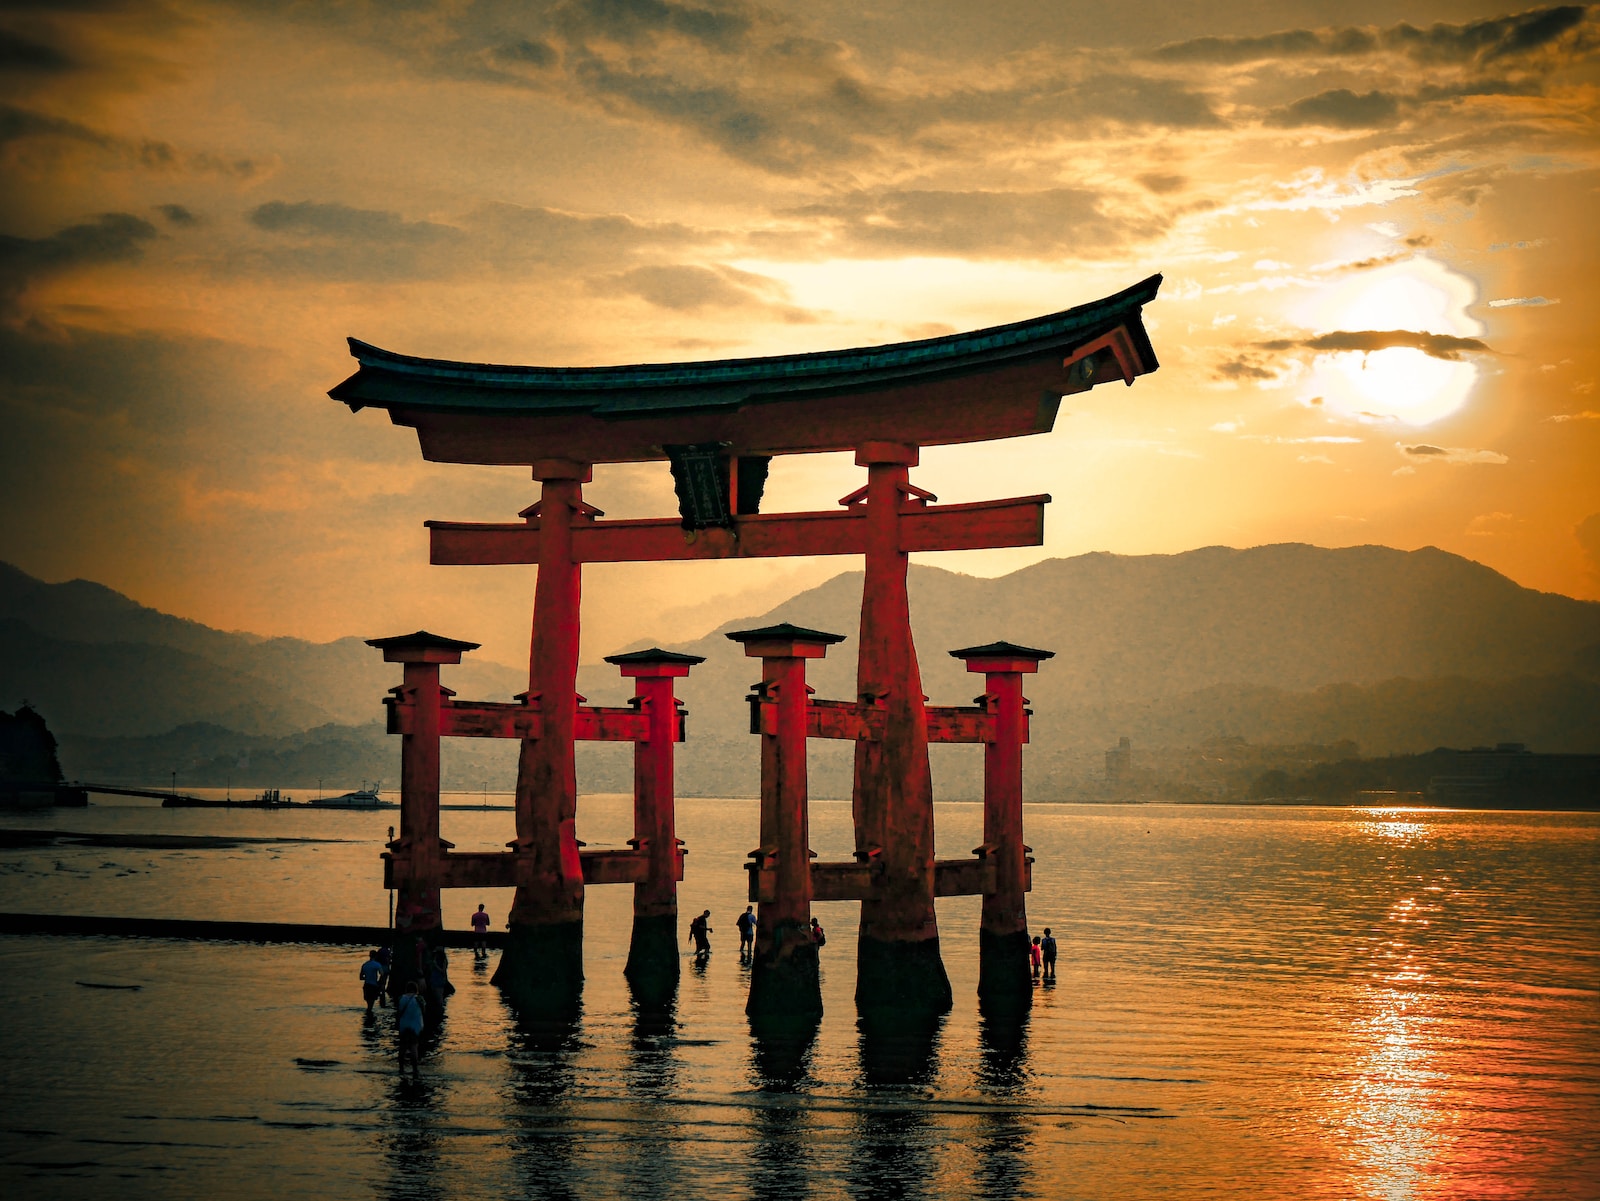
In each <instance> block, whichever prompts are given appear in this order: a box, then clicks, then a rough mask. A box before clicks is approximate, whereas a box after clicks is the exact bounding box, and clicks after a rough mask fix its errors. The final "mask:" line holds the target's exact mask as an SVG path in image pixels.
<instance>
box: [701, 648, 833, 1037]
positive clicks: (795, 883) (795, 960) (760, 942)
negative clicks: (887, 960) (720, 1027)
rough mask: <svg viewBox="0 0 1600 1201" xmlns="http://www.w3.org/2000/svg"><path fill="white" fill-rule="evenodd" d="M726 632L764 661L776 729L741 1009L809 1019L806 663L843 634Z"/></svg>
mask: <svg viewBox="0 0 1600 1201" xmlns="http://www.w3.org/2000/svg"><path fill="white" fill-rule="evenodd" d="M728 637H729V638H731V639H733V641H735V642H739V643H743V644H744V653H745V654H746V655H749V656H750V657H751V658H759V659H760V660H761V690H762V694H763V695H765V696H767V697H770V698H772V699H773V700H774V701H775V702H776V706H777V714H776V717H777V720H776V724H775V728H774V730H773V732H772V733H771V734H763V736H762V739H761V845H760V846H759V847H758V848H757V849H756V850H754V851H752V852H751V853H750V857H751V858H752V859H753V860H755V863H754V864H753V865H752V868H751V870H752V872H753V873H754V877H753V881H752V882H753V883H754V884H755V889H754V890H753V891H754V892H755V896H756V899H757V900H758V901H759V903H760V906H761V908H760V912H759V915H758V921H757V924H756V953H755V960H754V962H753V963H752V964H751V967H750V999H749V1001H748V1002H746V1004H745V1012H746V1013H747V1014H749V1015H750V1016H751V1017H752V1018H753V1019H756V1020H758V1021H760V1020H771V1019H779V1020H782V1019H790V1020H793V1019H814V1018H817V1017H820V1016H821V1015H822V985H821V981H820V979H819V978H818V975H817V948H816V945H815V944H814V943H813V942H812V941H811V895H812V891H811V838H810V832H809V827H808V822H809V818H808V814H807V802H808V799H809V798H808V794H807V780H806V755H807V747H806V737H807V728H806V707H807V706H806V701H807V697H808V695H809V689H808V688H807V686H806V660H807V659H820V658H822V657H823V656H824V655H826V654H827V653H828V647H829V646H831V645H833V644H834V643H836V642H843V641H844V636H843V635H842V634H827V633H824V632H822V631H821V630H808V629H805V628H803V627H801V626H795V625H790V624H789V623H788V622H783V623H781V624H779V625H775V626H764V627H762V628H760V629H756V630H739V631H735V632H733V633H730V634H729V635H728ZM756 712H757V713H759V708H757V710H756ZM755 724H756V728H757V729H758V730H760V729H761V723H760V721H759V720H758V721H757V722H756V723H755Z"/></svg>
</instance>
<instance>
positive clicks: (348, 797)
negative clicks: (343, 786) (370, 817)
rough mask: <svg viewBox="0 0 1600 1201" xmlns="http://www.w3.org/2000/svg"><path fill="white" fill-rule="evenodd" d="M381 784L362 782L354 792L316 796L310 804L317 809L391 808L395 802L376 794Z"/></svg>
mask: <svg viewBox="0 0 1600 1201" xmlns="http://www.w3.org/2000/svg"><path fill="white" fill-rule="evenodd" d="M381 786H382V785H381V784H367V783H366V782H365V781H363V782H362V784H361V787H360V788H358V789H356V790H355V791H354V792H343V793H340V794H339V795H338V796H330V797H318V798H317V799H316V800H314V801H312V802H311V804H312V805H313V806H314V807H316V808H318V809H393V808H395V807H396V806H395V803H394V802H393V801H386V800H384V799H383V798H381V797H380V796H379V795H378V789H379V788H380V787H381Z"/></svg>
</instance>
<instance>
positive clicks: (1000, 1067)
mask: <svg viewBox="0 0 1600 1201" xmlns="http://www.w3.org/2000/svg"><path fill="white" fill-rule="evenodd" d="M1030 1083H1031V1081H1030V1077H1029V1072H1028V1018H1027V1016H1026V1015H1024V1016H1023V1017H1022V1018H1021V1019H1020V1020H1017V1019H1011V1020H999V1019H985V1020H983V1021H982V1022H980V1023H979V1025H978V1088H979V1090H980V1091H981V1092H983V1093H985V1094H987V1095H988V1096H991V1097H994V1098H996V1099H997V1100H999V1099H1003V1100H1006V1101H1011V1102H1014V1101H1016V1100H1019V1099H1021V1098H1022V1097H1024V1096H1026V1094H1027V1092H1028V1089H1029V1085H1030ZM1033 1150H1034V1143H1033V1134H1032V1122H1031V1120H1030V1119H1029V1118H1028V1117H1027V1116H1026V1115H1024V1114H1020V1113H1018V1112H1016V1111H1014V1110H1010V1109H993V1110H989V1111H988V1112H986V1113H985V1114H984V1115H983V1116H982V1117H981V1118H980V1119H979V1121H978V1137H977V1139H976V1141H975V1144H974V1146H973V1152H974V1155H975V1156H976V1159H977V1162H976V1164H975V1165H974V1170H973V1185H974V1186H975V1187H974V1193H975V1194H976V1195H977V1196H979V1197H995V1198H1008V1199H1009V1198H1012V1197H1021V1196H1026V1195H1027V1194H1028V1184H1029V1181H1030V1180H1031V1179H1032V1177H1033V1171H1032V1168H1031V1166H1030V1165H1031V1159H1032V1155H1033Z"/></svg>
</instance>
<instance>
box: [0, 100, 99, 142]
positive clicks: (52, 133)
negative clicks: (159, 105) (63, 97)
mask: <svg viewBox="0 0 1600 1201" xmlns="http://www.w3.org/2000/svg"><path fill="white" fill-rule="evenodd" d="M41 137H45V138H66V139H69V140H71V141H77V142H84V143H87V144H88V145H91V146H101V147H112V146H115V145H116V144H117V139H115V138H113V137H111V136H110V135H109V134H105V133H101V132H100V131H99V130H97V129H90V128H89V127H88V126H87V125H82V124H80V123H78V122H77V121H68V120H67V119H65V118H64V117H52V116H49V115H48V114H46V113H37V112H33V111H31V110H29V109H25V108H17V107H16V106H14V105H10V104H0V146H5V145H8V144H9V143H11V142H16V141H20V140H21V139H23V138H41Z"/></svg>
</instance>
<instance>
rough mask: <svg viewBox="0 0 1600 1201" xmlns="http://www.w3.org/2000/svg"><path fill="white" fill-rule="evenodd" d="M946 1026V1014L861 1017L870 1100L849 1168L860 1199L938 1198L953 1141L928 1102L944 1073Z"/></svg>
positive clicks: (854, 1192)
mask: <svg viewBox="0 0 1600 1201" xmlns="http://www.w3.org/2000/svg"><path fill="white" fill-rule="evenodd" d="M944 1025H945V1015H944V1014H939V1015H937V1016H933V1017H922V1018H918V1019H907V1018H897V1017H895V1016H893V1015H889V1014H871V1015H868V1014H863V1015H862V1016H861V1017H860V1018H859V1019H858V1020H857V1022H856V1028H857V1031H858V1033H859V1034H860V1054H861V1083H862V1085H863V1086H864V1087H865V1089H866V1093H867V1097H866V1104H865V1105H864V1106H863V1107H862V1109H861V1111H860V1112H859V1113H858V1114H857V1115H856V1123H855V1130H854V1132H853V1134H852V1146H851V1153H850V1158H849V1163H848V1165H847V1167H846V1173H847V1177H848V1186H849V1190H850V1195H851V1196H852V1197H860V1198H866V1199H869V1201H880V1199H881V1201H898V1199H899V1198H906V1197H922V1196H929V1195H933V1192H934V1191H935V1183H934V1182H935V1180H936V1178H937V1176H938V1167H939V1164H938V1161H937V1152H938V1149H939V1148H940V1147H941V1146H942V1145H943V1143H944V1141H945V1140H944V1137H943V1134H942V1132H941V1130H940V1128H939V1126H938V1124H937V1123H936V1121H935V1119H934V1117H933V1116H932V1115H931V1114H930V1113H929V1112H928V1111H927V1109H926V1107H925V1105H924V1104H923V1102H924V1101H925V1100H926V1099H927V1097H928V1085H930V1084H931V1083H932V1082H933V1080H934V1077H935V1076H937V1075H938V1071H939V1036H940V1035H941V1034H942V1033H943V1031H944Z"/></svg>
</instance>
